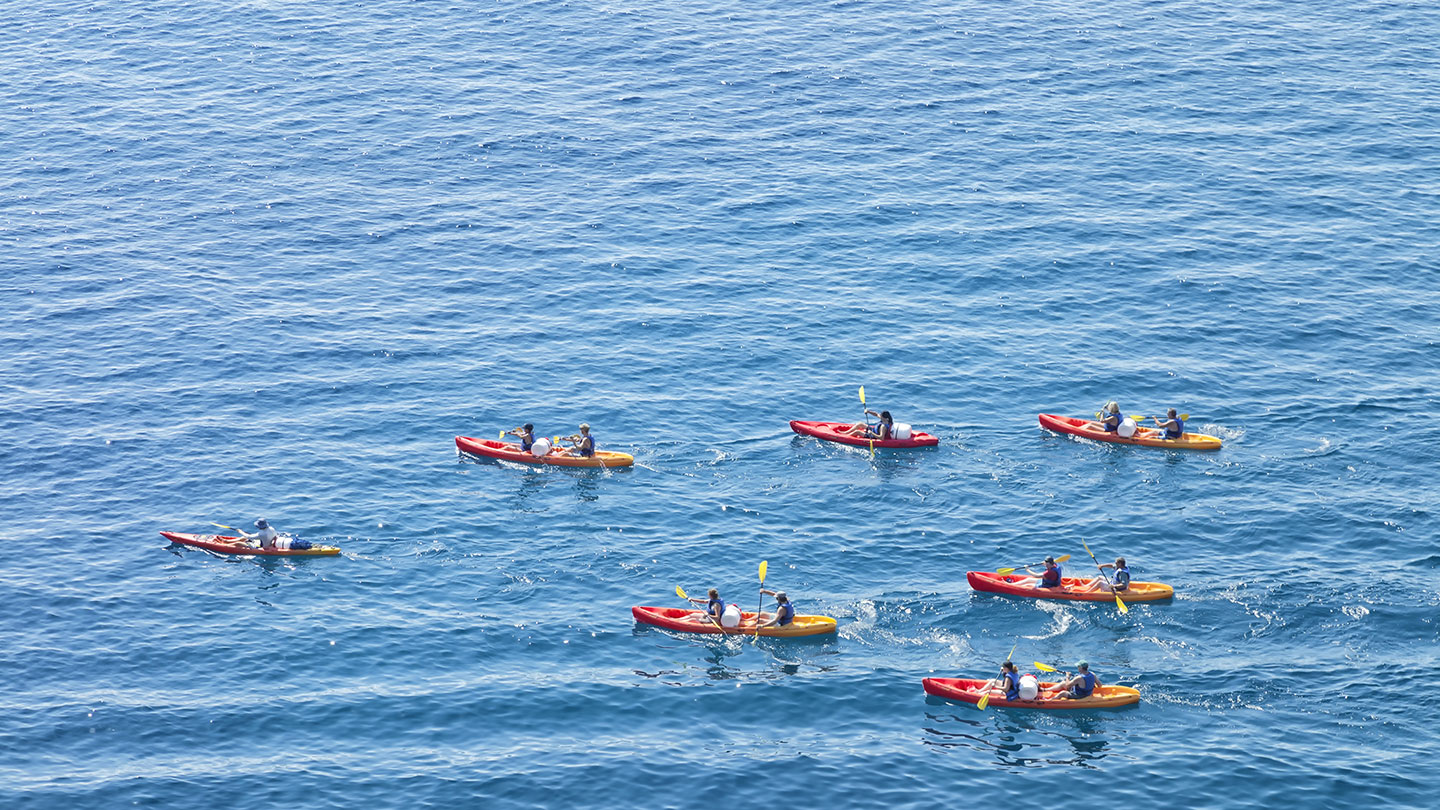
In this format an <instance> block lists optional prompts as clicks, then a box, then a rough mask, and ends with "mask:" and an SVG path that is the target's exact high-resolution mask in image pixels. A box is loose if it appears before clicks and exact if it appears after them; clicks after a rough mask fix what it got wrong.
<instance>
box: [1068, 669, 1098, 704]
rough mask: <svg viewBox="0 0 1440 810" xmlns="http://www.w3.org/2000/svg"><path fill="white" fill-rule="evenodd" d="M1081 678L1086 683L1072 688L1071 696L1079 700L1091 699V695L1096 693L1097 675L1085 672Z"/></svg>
mask: <svg viewBox="0 0 1440 810" xmlns="http://www.w3.org/2000/svg"><path fill="white" fill-rule="evenodd" d="M1080 678H1081V679H1082V680H1083V681H1084V683H1083V684H1079V683H1077V684H1075V685H1074V686H1072V687H1070V695H1071V696H1072V697H1077V698H1084V697H1090V693H1091V692H1094V691H1095V673H1093V672H1084V673H1081V675H1080Z"/></svg>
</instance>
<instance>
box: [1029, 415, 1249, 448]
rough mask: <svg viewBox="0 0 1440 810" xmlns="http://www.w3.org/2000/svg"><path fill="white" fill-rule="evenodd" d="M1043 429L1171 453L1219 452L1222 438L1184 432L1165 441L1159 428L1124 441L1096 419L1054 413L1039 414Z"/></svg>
mask: <svg viewBox="0 0 1440 810" xmlns="http://www.w3.org/2000/svg"><path fill="white" fill-rule="evenodd" d="M1040 427H1043V428H1045V429H1046V430H1053V431H1055V432H1056V433H1066V434H1069V435H1071V436H1079V437H1080V438H1082V439H1094V440H1095V441H1097V442H1114V443H1115V444H1138V445H1142V446H1144V447H1169V448H1170V449H1172V450H1219V449H1220V438H1219V437H1218V436H1207V435H1205V434H1204V433H1181V434H1180V438H1178V439H1167V438H1165V431H1163V430H1160V429H1159V428H1147V427H1137V428H1136V429H1135V435H1134V436H1131V437H1130V438H1128V439H1127V438H1125V437H1124V436H1121V435H1120V434H1119V433H1111V432H1109V431H1107V430H1105V429H1104V428H1102V427H1100V423H1099V422H1097V421H1095V420H1094V419H1076V418H1075V417H1073V416H1056V415H1055V414H1053V413H1042V414H1040Z"/></svg>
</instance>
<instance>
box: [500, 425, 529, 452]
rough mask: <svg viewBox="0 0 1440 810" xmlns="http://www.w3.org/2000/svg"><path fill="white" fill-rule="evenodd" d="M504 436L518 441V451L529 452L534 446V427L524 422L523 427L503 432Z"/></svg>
mask: <svg viewBox="0 0 1440 810" xmlns="http://www.w3.org/2000/svg"><path fill="white" fill-rule="evenodd" d="M505 435H506V436H514V437H515V438H517V439H519V440H520V449H521V450H523V451H525V452H527V453H528V452H530V447H531V446H532V445H534V444H535V426H534V425H532V424H530V423H529V422H526V423H525V424H524V426H523V427H518V428H515V429H514V430H507V431H505Z"/></svg>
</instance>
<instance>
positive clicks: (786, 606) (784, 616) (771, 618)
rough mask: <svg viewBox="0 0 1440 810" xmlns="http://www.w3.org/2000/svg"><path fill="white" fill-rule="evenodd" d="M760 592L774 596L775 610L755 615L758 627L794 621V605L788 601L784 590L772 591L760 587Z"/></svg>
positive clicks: (783, 624)
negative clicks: (770, 612)
mask: <svg viewBox="0 0 1440 810" xmlns="http://www.w3.org/2000/svg"><path fill="white" fill-rule="evenodd" d="M760 593H762V594H765V595H767V596H773V597H775V612H774V613H772V614H765V613H761V614H759V615H757V616H756V617H755V621H756V623H757V624H758V625H759V626H760V627H784V626H785V625H787V624H790V623H791V622H793V621H795V605H793V604H791V603H790V597H788V596H786V595H785V592H784V591H772V590H769V589H767V588H761V589H760Z"/></svg>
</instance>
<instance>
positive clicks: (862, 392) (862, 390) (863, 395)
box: [860, 385, 865, 405]
mask: <svg viewBox="0 0 1440 810" xmlns="http://www.w3.org/2000/svg"><path fill="white" fill-rule="evenodd" d="M860 404H861V405H864V404H865V386H863V385H862V386H860Z"/></svg>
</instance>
